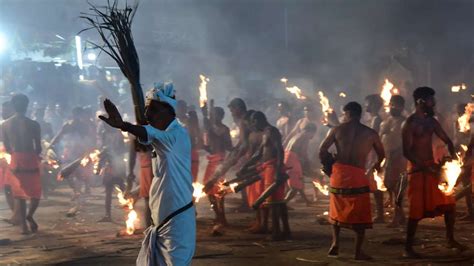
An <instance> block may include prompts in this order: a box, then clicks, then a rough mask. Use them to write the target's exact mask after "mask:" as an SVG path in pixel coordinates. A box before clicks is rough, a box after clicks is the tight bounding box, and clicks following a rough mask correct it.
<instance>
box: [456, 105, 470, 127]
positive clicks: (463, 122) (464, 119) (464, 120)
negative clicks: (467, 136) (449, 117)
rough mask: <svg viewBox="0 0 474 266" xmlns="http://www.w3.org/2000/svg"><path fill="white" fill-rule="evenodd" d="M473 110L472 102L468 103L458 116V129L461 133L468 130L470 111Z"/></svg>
mask: <svg viewBox="0 0 474 266" xmlns="http://www.w3.org/2000/svg"><path fill="white" fill-rule="evenodd" d="M473 111H474V104H472V103H468V104H467V105H466V109H465V110H464V114H463V115H462V116H460V117H459V118H458V124H459V131H460V132H463V133H467V132H469V130H471V125H470V123H469V122H470V121H469V120H471V115H472V112H473Z"/></svg>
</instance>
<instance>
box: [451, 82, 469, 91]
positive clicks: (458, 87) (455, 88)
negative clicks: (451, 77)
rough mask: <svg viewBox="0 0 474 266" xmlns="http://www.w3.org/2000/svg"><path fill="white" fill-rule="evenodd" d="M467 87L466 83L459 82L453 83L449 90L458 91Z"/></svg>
mask: <svg viewBox="0 0 474 266" xmlns="http://www.w3.org/2000/svg"><path fill="white" fill-rule="evenodd" d="M465 89H467V86H466V84H464V83H461V85H454V86H452V87H451V92H459V91H461V90H465Z"/></svg>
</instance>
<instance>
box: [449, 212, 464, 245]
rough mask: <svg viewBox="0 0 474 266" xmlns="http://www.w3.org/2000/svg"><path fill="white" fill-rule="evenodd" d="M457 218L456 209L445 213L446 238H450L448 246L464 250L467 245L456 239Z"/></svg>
mask: <svg viewBox="0 0 474 266" xmlns="http://www.w3.org/2000/svg"><path fill="white" fill-rule="evenodd" d="M455 220H456V212H455V211H448V212H445V213H444V223H445V224H446V238H447V240H448V247H449V248H457V249H459V250H460V251H464V250H465V249H466V247H465V246H463V245H461V244H460V243H458V242H457V241H456V240H454V223H455Z"/></svg>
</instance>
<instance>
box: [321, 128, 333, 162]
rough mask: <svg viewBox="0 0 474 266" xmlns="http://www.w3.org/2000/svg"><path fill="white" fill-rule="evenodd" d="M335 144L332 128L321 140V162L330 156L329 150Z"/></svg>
mask: <svg viewBox="0 0 474 266" xmlns="http://www.w3.org/2000/svg"><path fill="white" fill-rule="evenodd" d="M335 142H336V128H332V129H331V130H330V131H329V133H328V135H327V136H326V138H325V139H324V140H323V142H322V143H321V145H320V146H319V159H320V160H321V161H323V160H325V158H327V157H328V156H330V155H331V154H330V153H329V148H330V147H331V146H332V145H333V144H334V143H335Z"/></svg>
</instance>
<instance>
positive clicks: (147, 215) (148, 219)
mask: <svg viewBox="0 0 474 266" xmlns="http://www.w3.org/2000/svg"><path fill="white" fill-rule="evenodd" d="M143 199H144V200H145V226H146V227H147V228H148V227H150V225H151V224H152V220H151V209H150V205H149V203H150V198H148V197H146V198H143Z"/></svg>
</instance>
